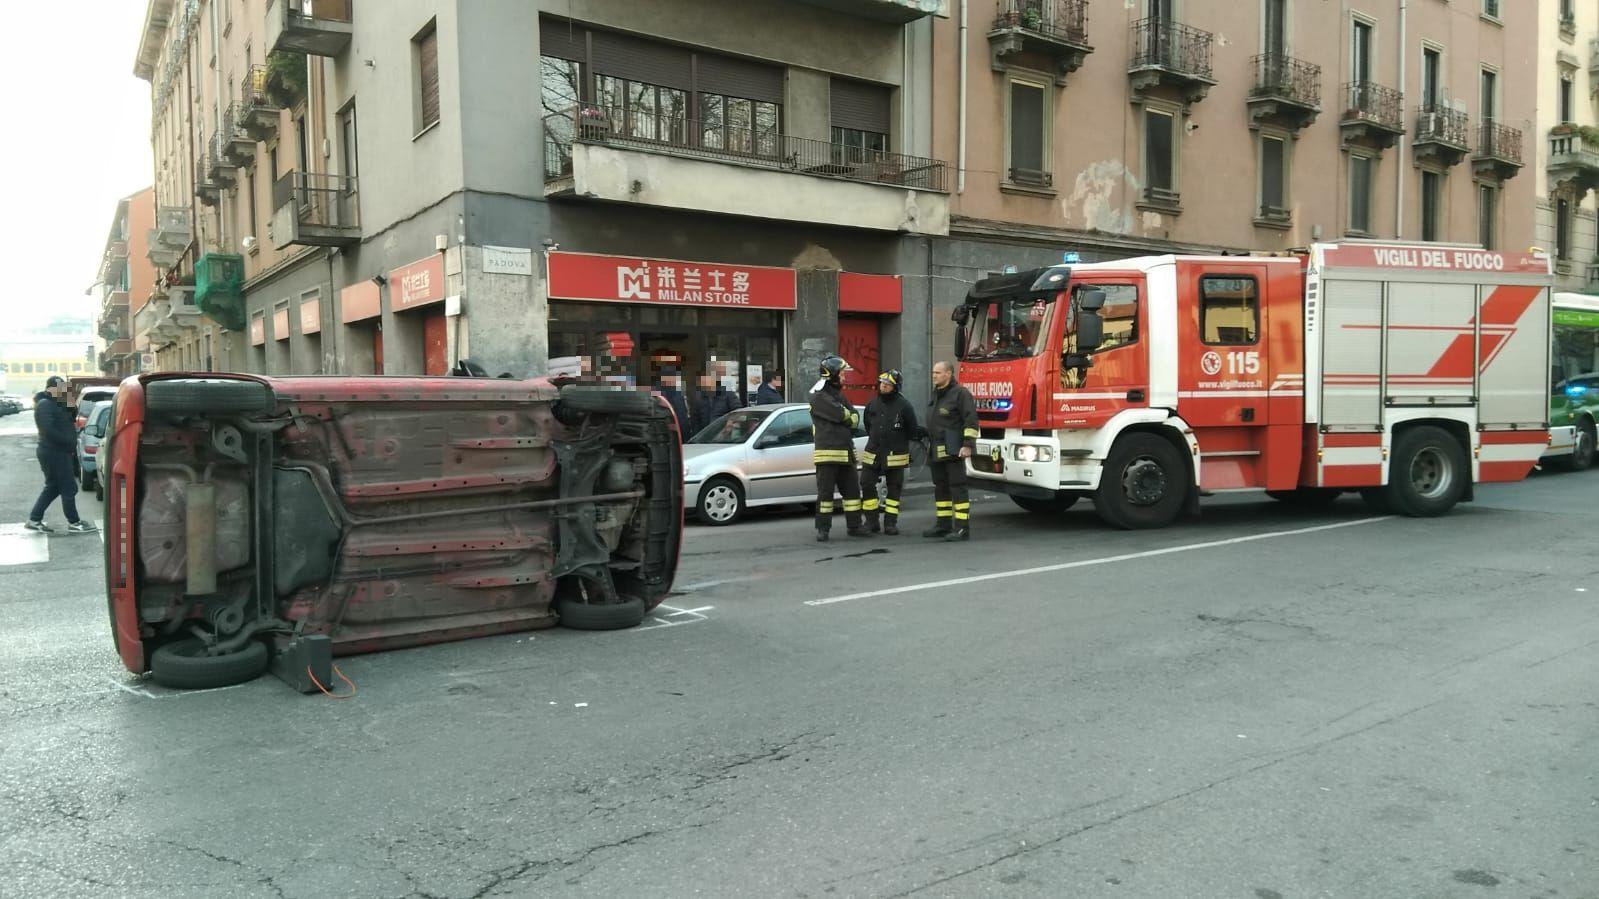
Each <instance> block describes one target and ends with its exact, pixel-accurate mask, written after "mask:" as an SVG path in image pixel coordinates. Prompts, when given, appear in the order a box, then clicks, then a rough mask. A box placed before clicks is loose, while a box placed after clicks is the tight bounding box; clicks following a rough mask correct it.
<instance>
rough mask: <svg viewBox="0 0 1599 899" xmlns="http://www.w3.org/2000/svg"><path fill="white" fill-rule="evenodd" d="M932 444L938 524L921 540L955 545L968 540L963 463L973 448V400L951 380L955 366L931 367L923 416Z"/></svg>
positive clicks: (930, 463)
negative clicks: (930, 388) (929, 403)
mask: <svg viewBox="0 0 1599 899" xmlns="http://www.w3.org/2000/svg"><path fill="white" fill-rule="evenodd" d="M927 434H928V437H929V438H930V439H931V441H932V458H930V459H928V460H927V464H928V467H929V468H931V469H932V470H933V505H934V506H935V507H936V508H937V510H938V523H937V524H936V525H934V526H933V527H932V528H931V529H930V530H926V531H923V532H922V536H923V537H942V538H943V539H945V540H948V541H951V542H955V541H960V540H969V539H971V536H972V532H971V513H972V503H971V498H970V496H968V495H967V493H966V460H967V459H968V458H970V457H971V455H972V450H973V449H974V448H975V447H976V446H977V401H976V400H974V399H972V394H971V391H969V390H967V389H966V388H965V387H962V386H961V385H960V382H958V381H956V380H955V366H954V365H953V364H951V363H949V362H937V363H934V364H933V402H932V412H930V413H929V414H928V416H927Z"/></svg>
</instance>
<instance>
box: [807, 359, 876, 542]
mask: <svg viewBox="0 0 1599 899" xmlns="http://www.w3.org/2000/svg"><path fill="white" fill-rule="evenodd" d="M849 370H850V368H849V363H848V362H845V361H844V360H843V359H841V358H839V357H838V356H828V357H827V358H826V359H823V360H822V367H821V375H822V379H821V380H820V381H818V382H816V386H815V387H812V388H811V427H812V428H813V429H814V430H815V432H816V448H815V449H814V450H813V451H812V456H811V459H812V461H813V462H814V463H815V464H816V539H817V540H818V541H819V542H822V543H826V542H827V540H828V533H829V532H830V531H831V530H832V529H833V492H834V490H837V491H838V493H839V494H841V495H842V496H843V498H844V522H845V524H847V525H848V526H849V531H848V533H849V535H850V536H851V537H866V536H870V534H871V531H868V530H867V529H866V528H865V527H863V526H862V522H861V483H860V477H859V476H858V475H856V473H855V461H856V460H855V424H856V422H858V421H860V413H859V412H857V411H855V406H854V404H852V403H851V402H850V401H849V399H848V398H847V397H845V396H844V382H843V377H844V372H846V371H849Z"/></svg>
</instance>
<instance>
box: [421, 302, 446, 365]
mask: <svg viewBox="0 0 1599 899" xmlns="http://www.w3.org/2000/svg"><path fill="white" fill-rule="evenodd" d="M422 365H423V368H422V372H423V373H424V374H428V375H447V374H449V373H450V331H449V319H448V318H447V317H445V315H444V313H443V312H442V311H440V312H430V313H428V314H427V316H426V317H425V318H423V319H422Z"/></svg>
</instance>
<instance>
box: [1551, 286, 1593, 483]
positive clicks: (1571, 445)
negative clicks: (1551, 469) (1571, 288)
mask: <svg viewBox="0 0 1599 899" xmlns="http://www.w3.org/2000/svg"><path fill="white" fill-rule="evenodd" d="M1553 306H1554V337H1553V346H1552V348H1551V349H1552V352H1551V353H1550V356H1549V358H1550V374H1549V383H1550V396H1549V431H1550V441H1549V451H1548V452H1546V453H1544V457H1543V461H1544V462H1545V463H1547V464H1552V465H1554V466H1557V467H1560V468H1564V469H1567V470H1569V471H1582V470H1583V469H1586V468H1589V467H1591V466H1592V465H1593V463H1594V452H1595V448H1596V446H1599V435H1596V434H1595V428H1594V422H1595V421H1599V296H1589V295H1587V294H1580V293H1557V294H1555V295H1554V304H1553Z"/></svg>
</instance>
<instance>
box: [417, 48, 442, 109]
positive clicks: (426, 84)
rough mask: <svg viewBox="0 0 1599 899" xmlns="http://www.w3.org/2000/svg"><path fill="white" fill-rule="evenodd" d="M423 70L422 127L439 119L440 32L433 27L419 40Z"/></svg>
mask: <svg viewBox="0 0 1599 899" xmlns="http://www.w3.org/2000/svg"><path fill="white" fill-rule="evenodd" d="M417 50H418V51H419V55H420V57H421V70H422V127H423V128H427V127H429V126H431V125H434V124H437V123H438V121H439V32H438V29H437V28H434V29H431V30H429V31H428V33H427V34H424V35H422V37H421V38H419V39H418V40H417Z"/></svg>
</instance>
